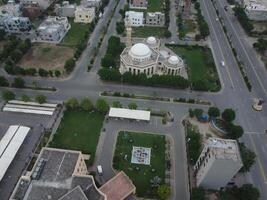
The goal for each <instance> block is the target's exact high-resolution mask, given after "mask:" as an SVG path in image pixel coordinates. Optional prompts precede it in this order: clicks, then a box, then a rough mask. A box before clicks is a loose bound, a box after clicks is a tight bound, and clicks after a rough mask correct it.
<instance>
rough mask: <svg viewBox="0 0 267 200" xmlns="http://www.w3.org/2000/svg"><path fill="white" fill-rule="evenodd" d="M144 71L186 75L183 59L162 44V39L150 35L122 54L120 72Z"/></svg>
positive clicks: (149, 73) (133, 72)
mask: <svg viewBox="0 0 267 200" xmlns="http://www.w3.org/2000/svg"><path fill="white" fill-rule="evenodd" d="M125 72H131V73H132V74H140V73H144V74H146V75H147V76H152V75H153V74H159V75H162V74H168V75H180V76H184V77H185V78H186V75H185V65H184V62H183V60H182V59H181V58H180V57H178V56H177V55H176V54H175V53H173V52H172V51H171V50H170V49H169V48H167V47H165V46H161V45H160V40H157V39H156V38H155V37H148V38H147V39H144V40H143V41H141V42H138V43H136V44H133V45H131V46H127V47H126V48H125V49H124V50H123V52H122V53H121V55H120V73H121V74H123V73H125Z"/></svg>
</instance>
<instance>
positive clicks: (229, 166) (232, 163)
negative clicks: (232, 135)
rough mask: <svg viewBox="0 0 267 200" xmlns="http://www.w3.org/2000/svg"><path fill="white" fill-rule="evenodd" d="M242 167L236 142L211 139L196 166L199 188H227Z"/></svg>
mask: <svg viewBox="0 0 267 200" xmlns="http://www.w3.org/2000/svg"><path fill="white" fill-rule="evenodd" d="M242 166H243V163H242V160H241V156H240V152H239V148H238V144H237V141H236V140H226V139H219V138H216V139H215V138H210V139H208V140H207V143H206V144H205V147H204V149H203V150H202V152H201V154H200V156H199V158H198V160H197V162H196V164H195V166H194V170H195V175H196V183H197V186H202V187H204V188H208V189H215V190H218V189H220V188H222V187H225V186H226V185H227V183H228V182H230V181H231V179H232V178H233V176H234V175H236V173H237V172H238V171H239V170H240V169H241V167H242Z"/></svg>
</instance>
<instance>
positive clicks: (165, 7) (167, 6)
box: [164, 0, 170, 38]
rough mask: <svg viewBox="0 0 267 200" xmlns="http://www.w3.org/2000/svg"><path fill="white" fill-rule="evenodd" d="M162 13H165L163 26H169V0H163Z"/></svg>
mask: <svg viewBox="0 0 267 200" xmlns="http://www.w3.org/2000/svg"><path fill="white" fill-rule="evenodd" d="M164 13H165V26H166V27H169V23H170V0H165V4H164ZM165 37H166V36H165ZM167 38H168V37H167Z"/></svg>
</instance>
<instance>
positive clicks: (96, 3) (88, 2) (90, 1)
mask: <svg viewBox="0 0 267 200" xmlns="http://www.w3.org/2000/svg"><path fill="white" fill-rule="evenodd" d="M81 5H82V6H84V7H86V8H90V7H95V8H99V7H100V5H101V0H82V1H81Z"/></svg>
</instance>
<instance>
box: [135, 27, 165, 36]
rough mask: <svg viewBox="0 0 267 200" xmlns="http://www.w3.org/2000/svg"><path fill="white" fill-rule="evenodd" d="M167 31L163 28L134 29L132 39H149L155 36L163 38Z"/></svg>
mask: <svg viewBox="0 0 267 200" xmlns="http://www.w3.org/2000/svg"><path fill="white" fill-rule="evenodd" d="M166 30H167V28H165V27H148V26H144V27H134V28H133V37H142V38H145V37H149V36H155V37H157V38H164V33H165V31H166Z"/></svg>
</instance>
